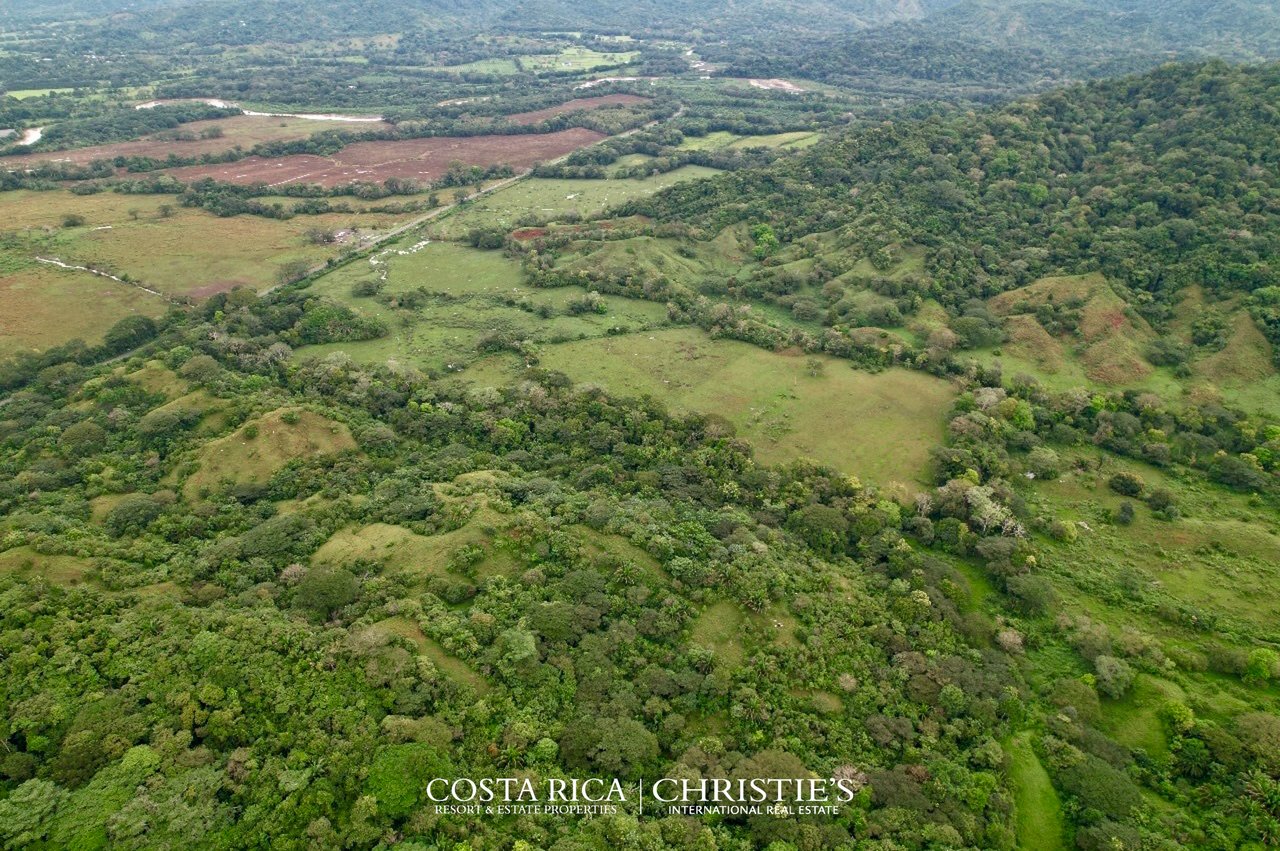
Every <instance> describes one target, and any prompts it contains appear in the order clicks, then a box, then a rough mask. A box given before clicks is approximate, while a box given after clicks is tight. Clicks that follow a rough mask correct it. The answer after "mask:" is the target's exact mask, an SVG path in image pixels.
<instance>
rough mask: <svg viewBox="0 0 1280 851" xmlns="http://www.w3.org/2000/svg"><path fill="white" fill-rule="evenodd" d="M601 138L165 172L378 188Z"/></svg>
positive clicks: (374, 151)
mask: <svg viewBox="0 0 1280 851" xmlns="http://www.w3.org/2000/svg"><path fill="white" fill-rule="evenodd" d="M603 138H605V136H604V134H603V133H597V132H595V131H594V130H586V129H583V128H580V127H575V128H573V129H570V130H560V131H557V132H555V133H526V134H521V135H515V136H470V137H465V138H461V137H452V136H441V137H437V138H430V139H404V140H400V141H395V142H357V143H356V144H354V145H348V146H347V147H345V148H343V149H342V150H341V151H339V152H338V153H336V154H334V155H333V156H330V157H317V156H311V155H309V154H299V155H296V156H288V157H276V158H273V159H265V158H263V157H247V158H245V159H243V160H240V161H239V162H234V163H228V164H220V165H201V166H186V167H182V168H176V169H171V170H169V174H171V175H173V176H174V177H176V178H178V179H179V180H199V179H201V178H205V177H212V178H214V179H215V180H220V181H225V182H227V183H239V184H252V183H266V184H268V185H270V186H284V185H286V184H290V183H318V184H320V185H321V186H341V185H343V184H346V183H354V182H357V181H365V182H373V183H381V182H382V181H384V180H387V179H389V178H392V177H398V178H404V179H410V180H420V181H430V180H435V179H437V178H439V177H441V176H442V175H443V174H444V173H445V172H446V171H448V169H449V165H450V164H451V163H453V162H460V163H462V164H464V165H468V166H472V165H475V166H490V165H499V164H505V165H509V166H511V167H512V168H515V169H526V168H529V167H531V166H533V165H535V164H537V163H539V162H543V161H545V160H549V159H555V158H556V157H561V156H564V155H565V154H567V153H569V152H571V151H575V150H577V149H578V148H582V147H585V146H587V145H590V144H593V143H595V142H598V141H600V140H601V139H603Z"/></svg>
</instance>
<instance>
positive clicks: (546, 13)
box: [0, 0, 954, 43]
mask: <svg viewBox="0 0 1280 851" xmlns="http://www.w3.org/2000/svg"><path fill="white" fill-rule="evenodd" d="M953 2H954V0H756V2H745V3H744V2H734V0H636V2H619V0H602V2H597V3H593V4H591V5H590V6H589V7H584V6H583V5H582V4H581V3H575V2H569V0H516V2H497V0H473V2H468V3H466V4H458V3H456V2H448V0H389V2H374V0H337V2H332V3H322V2H315V0H279V2H263V0H44V2H36V3H30V4H23V5H22V6H21V7H17V8H12V9H8V10H5V11H0V21H3V20H8V21H11V22H12V21H22V20H56V19H59V18H65V19H92V18H98V17H103V16H107V15H116V14H122V15H126V16H129V17H128V18H127V19H126V20H121V21H117V22H116V23H118V24H127V25H129V26H132V27H134V28H138V27H139V26H145V28H146V29H148V30H155V31H161V32H163V31H178V30H179V28H181V29H182V30H183V31H184V32H185V33H186V34H188V35H191V36H195V35H200V36H201V37H206V38H207V37H210V36H212V37H216V38H219V39H222V40H226V41H231V42H233V43H239V42H241V41H243V40H245V39H248V38H252V37H253V34H254V33H259V34H260V33H262V32H264V31H266V32H281V31H282V32H284V33H286V34H288V35H289V36H291V37H292V38H295V39H298V40H304V39H311V38H316V37H319V36H329V35H332V36H342V35H350V34H358V33H368V32H399V31H405V30H412V29H417V28H426V29H440V28H458V29H463V30H481V29H489V28H501V29H505V30H547V29H566V30H580V29H584V28H586V29H590V30H592V31H599V30H608V29H624V30H628V31H631V32H642V31H643V32H668V33H673V34H674V33H679V34H686V35H687V34H689V33H695V34H697V33H702V34H726V33H742V32H748V31H755V30H767V31H773V32H777V31H786V32H792V33H795V32H804V33H809V34H813V35H820V34H828V33H832V32H841V31H849V30H854V29H862V28H866V27H872V26H879V25H882V24H885V23H888V22H891V21H897V20H912V19H916V18H921V17H923V16H925V15H928V14H930V13H932V12H933V11H935V10H938V9H942V8H945V7H947V6H949V5H951V4H952V3H953ZM138 14H145V15H146V18H145V20H140V19H136V18H135V17H133V16H135V15H138Z"/></svg>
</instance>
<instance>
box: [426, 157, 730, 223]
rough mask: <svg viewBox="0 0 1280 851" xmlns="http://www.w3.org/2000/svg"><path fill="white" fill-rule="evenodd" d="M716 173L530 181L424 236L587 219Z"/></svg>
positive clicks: (688, 170)
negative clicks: (575, 217)
mask: <svg viewBox="0 0 1280 851" xmlns="http://www.w3.org/2000/svg"><path fill="white" fill-rule="evenodd" d="M718 173H719V172H717V171H716V170H715V169H712V168H704V167H702V166H685V167H684V168H679V169H676V170H675V171H672V172H668V173H667V174H660V175H656V176H654V177H646V178H643V179H630V178H628V179H621V180H561V179H552V180H549V179H543V178H529V179H528V180H522V181H520V182H518V183H514V184H512V185H511V186H508V187H506V188H504V189H501V190H499V191H497V192H494V193H492V194H489V195H486V196H484V197H482V198H478V199H476V200H475V201H468V202H467V203H466V204H464V205H463V206H462V207H461V208H460V209H458V210H457V211H456V212H454V213H451V214H450V215H448V216H443V217H441V218H440V219H438V220H436V221H435V222H432V224H431V225H430V226H429V228H428V233H430V234H431V235H432V236H436V237H440V238H443V239H460V238H462V237H464V236H466V235H467V233H469V232H470V231H471V230H472V229H475V228H501V229H504V230H513V229H515V228H517V227H519V226H521V225H522V224H524V223H526V222H527V221H539V222H541V221H555V220H558V219H561V218H563V217H564V216H566V215H568V214H579V215H583V216H587V215H590V214H592V213H596V212H599V211H603V210H606V209H608V208H610V207H613V206H616V205H618V204H622V203H623V202H625V201H629V200H631V199H632V198H643V197H645V196H647V195H652V194H653V193H655V192H657V191H659V190H660V189H665V188H666V187H668V186H674V185H675V184H677V183H683V182H685V181H687V180H697V179H700V178H704V177H711V176H713V175H715V174H718Z"/></svg>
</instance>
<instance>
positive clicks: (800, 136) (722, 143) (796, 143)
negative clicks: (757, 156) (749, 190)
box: [680, 130, 822, 151]
mask: <svg viewBox="0 0 1280 851" xmlns="http://www.w3.org/2000/svg"><path fill="white" fill-rule="evenodd" d="M821 140H822V134H820V133H813V132H810V131H808V130H798V131H794V132H791V133H775V134H772V135H767V136H739V135H737V134H735V133H730V132H729V131H727V130H717V131H715V132H712V133H708V134H707V135H705V136H689V137H686V138H685V140H684V141H683V142H681V143H680V147H681V148H684V149H685V150H689V151H715V150H719V149H721V148H807V147H809V146H810V145H814V144H817V143H818V142H819V141H821Z"/></svg>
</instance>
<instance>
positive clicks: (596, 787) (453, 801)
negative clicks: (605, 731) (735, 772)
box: [426, 777, 860, 817]
mask: <svg viewBox="0 0 1280 851" xmlns="http://www.w3.org/2000/svg"><path fill="white" fill-rule="evenodd" d="M859 788H860V784H858V783H857V782H856V781H854V780H851V779H847V778H842V777H841V778H830V779H823V778H816V777H815V778H800V779H797V778H780V777H757V778H750V779H739V780H728V779H725V778H707V779H699V780H691V779H688V778H677V777H663V778H660V779H658V780H654V781H651V782H649V783H638V784H624V783H623V782H622V781H621V780H619V779H617V778H614V779H604V778H598V777H591V778H586V779H579V778H564V779H561V778H550V779H546V780H538V781H535V780H533V779H531V778H527V777H482V778H478V779H472V778H468V777H457V778H450V777H437V778H435V779H433V780H431V781H430V782H429V783H427V789H426V793H427V799H428V800H429V801H431V802H432V803H433V804H434V805H435V810H436V812H438V813H441V814H446V815H482V814H483V815H538V814H541V815H611V814H614V813H617V812H620V811H622V810H625V809H630V810H632V811H635V812H637V813H644V812H645V807H646V804H647V805H648V806H649V808H650V809H651V810H652V809H657V810H659V811H660V814H672V813H679V814H682V815H761V814H770V815H775V816H779V817H786V816H790V815H820V814H825V815H834V814H836V813H837V812H838V811H839V809H840V805H841V804H847V803H849V802H850V801H852V800H853V798H854V796H855V795H856V794H857V793H858V790H859ZM628 805H630V806H628Z"/></svg>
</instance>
